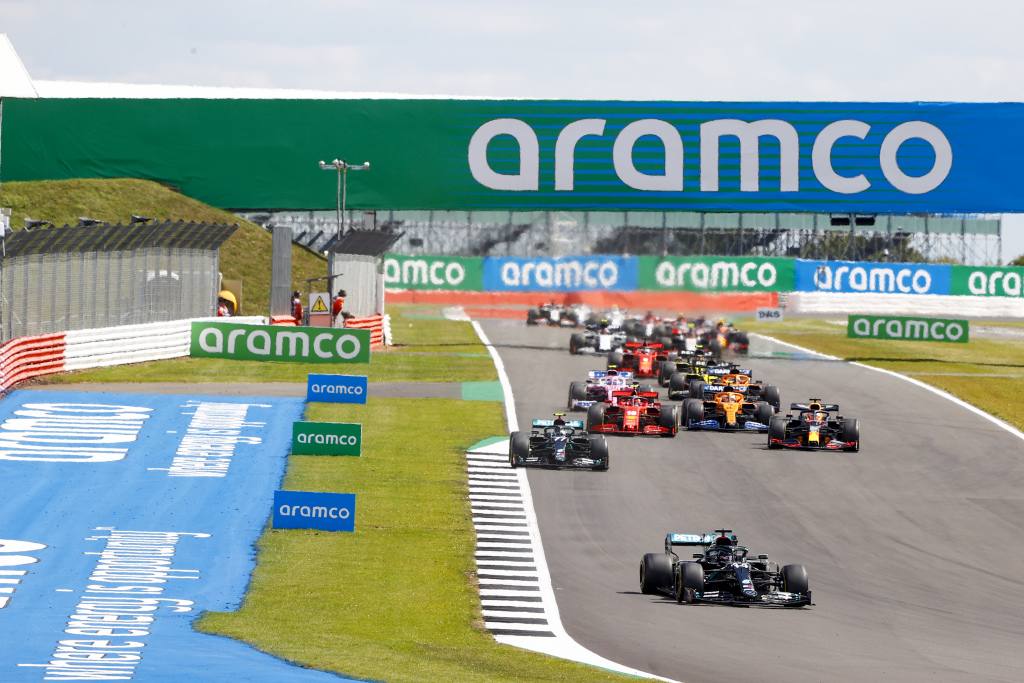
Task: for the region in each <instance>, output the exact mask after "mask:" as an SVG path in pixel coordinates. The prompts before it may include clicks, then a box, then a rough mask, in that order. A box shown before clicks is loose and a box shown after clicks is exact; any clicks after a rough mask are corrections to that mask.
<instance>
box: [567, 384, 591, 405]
mask: <svg viewBox="0 0 1024 683" xmlns="http://www.w3.org/2000/svg"><path fill="white" fill-rule="evenodd" d="M573 400H576V401H586V400H587V383H586V382H579V381H576V382H570V383H569V405H568V406H566V407H567V408H569V410H572V402H573Z"/></svg>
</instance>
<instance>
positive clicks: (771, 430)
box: [768, 415, 787, 448]
mask: <svg viewBox="0 0 1024 683" xmlns="http://www.w3.org/2000/svg"><path fill="white" fill-rule="evenodd" d="M786 422H787V420H786V418H785V417H783V416H782V415H773V416H772V419H771V420H769V421H768V448H782V446H779V445H778V444H773V443H772V440H774V439H778V440H779V441H784V440H785V438H786Z"/></svg>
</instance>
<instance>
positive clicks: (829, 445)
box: [768, 398, 860, 452]
mask: <svg viewBox="0 0 1024 683" xmlns="http://www.w3.org/2000/svg"><path fill="white" fill-rule="evenodd" d="M789 409H790V410H795V411H797V414H796V415H795V416H794V415H793V414H792V413H790V414H788V415H786V416H782V415H776V416H774V417H772V419H771V421H770V422H769V423H768V448H797V449H801V450H815V451H817V450H829V451H854V452H857V451H859V450H860V421H859V420H857V419H855V418H850V417H843V416H842V415H838V414H837V415H836V416H835V417H833V416H832V415H831V413H838V412H839V406H837V405H836V404H834V403H822V402H821V399H820V398H812V399H811V400H810V401H809V402H807V403H793V404H791V405H790V406H789Z"/></svg>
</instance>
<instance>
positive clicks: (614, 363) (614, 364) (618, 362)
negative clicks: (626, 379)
mask: <svg viewBox="0 0 1024 683" xmlns="http://www.w3.org/2000/svg"><path fill="white" fill-rule="evenodd" d="M621 367H622V353H620V352H619V351H615V352H614V353H609V354H608V369H609V370H611V369H612V368H621Z"/></svg>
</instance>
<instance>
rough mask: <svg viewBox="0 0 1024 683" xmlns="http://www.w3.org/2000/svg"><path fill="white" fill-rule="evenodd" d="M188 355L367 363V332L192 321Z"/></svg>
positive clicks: (296, 361) (237, 358)
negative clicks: (190, 344)
mask: <svg viewBox="0 0 1024 683" xmlns="http://www.w3.org/2000/svg"><path fill="white" fill-rule="evenodd" d="M189 355H190V356H192V357H194V358H230V359H232V360H259V361H286V362H292V363H369V362H370V331H369V330H346V329H341V330H333V329H328V328H324V327H286V326H283V325H242V324H239V323H226V322H225V323H220V322H217V323H208V322H194V323H192V346H191V349H190V351H189Z"/></svg>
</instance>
